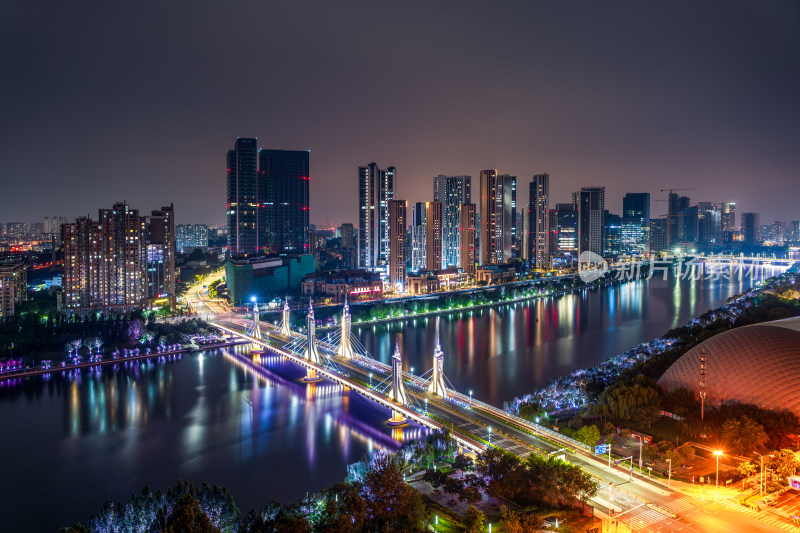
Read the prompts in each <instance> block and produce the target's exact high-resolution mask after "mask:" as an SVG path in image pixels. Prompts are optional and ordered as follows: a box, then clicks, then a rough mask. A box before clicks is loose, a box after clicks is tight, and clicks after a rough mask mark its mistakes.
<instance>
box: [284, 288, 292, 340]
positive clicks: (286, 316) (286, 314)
mask: <svg viewBox="0 0 800 533" xmlns="http://www.w3.org/2000/svg"><path fill="white" fill-rule="evenodd" d="M281 335H286V336H287V337H291V336H292V330H291V329H289V298H288V297H287V298H286V301H285V302H284V304H283V323H281Z"/></svg>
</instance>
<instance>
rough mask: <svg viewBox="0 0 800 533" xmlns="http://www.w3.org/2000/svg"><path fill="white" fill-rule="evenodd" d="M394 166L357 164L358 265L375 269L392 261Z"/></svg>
mask: <svg viewBox="0 0 800 533" xmlns="http://www.w3.org/2000/svg"><path fill="white" fill-rule="evenodd" d="M394 180H395V167H387V168H386V169H385V170H384V169H381V168H378V165H377V164H376V163H370V164H369V165H367V166H361V167H358V204H359V205H358V207H359V211H358V266H359V267H360V268H376V267H379V266H384V265H386V264H387V263H388V261H389V201H390V200H394Z"/></svg>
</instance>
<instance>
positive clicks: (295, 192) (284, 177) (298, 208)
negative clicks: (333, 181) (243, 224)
mask: <svg viewBox="0 0 800 533" xmlns="http://www.w3.org/2000/svg"><path fill="white" fill-rule="evenodd" d="M258 156H259V172H260V174H261V182H262V183H263V184H264V190H263V191H259V193H260V194H259V205H260V207H261V209H262V210H263V213H264V217H263V223H262V224H261V228H260V229H261V230H262V236H263V237H262V238H261V239H260V242H261V247H262V248H264V249H265V250H266V251H267V252H268V253H273V254H283V253H294V254H298V253H299V254H303V253H308V252H309V242H308V217H309V200H308V198H309V197H308V190H309V184H310V181H311V177H310V168H309V151H308V150H270V149H262V150H259V151H258Z"/></svg>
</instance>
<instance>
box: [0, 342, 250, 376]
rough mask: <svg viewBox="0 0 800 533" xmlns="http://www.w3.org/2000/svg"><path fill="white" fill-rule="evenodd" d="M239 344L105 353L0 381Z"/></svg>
mask: <svg viewBox="0 0 800 533" xmlns="http://www.w3.org/2000/svg"><path fill="white" fill-rule="evenodd" d="M239 344H248V342H247V341H231V342H219V343H208V344H200V345H197V347H193V348H185V347H180V348H171V349H168V350H166V351H155V352H152V353H151V352H150V351H149V350H148V351H147V352H146V353H139V352H138V351H136V352H134V351H132V352H131V353H135V355H127V356H115V355H113V354H106V356H109V357H110V358H106V357H100V358H95V359H91V360H89V361H83V362H79V363H72V364H63V365H62V364H57V365H55V366H48V367H46V368H42V367H39V368H31V367H27V368H23V369H21V370H17V371H11V372H3V373H0V382H3V381H7V380H11V379H21V378H27V377H33V376H42V375H47V374H55V373H58V372H61V373H65V372H68V371H70V370H77V369H82V368H92V367H96V366H106V365H113V364H118V363H127V362H130V361H140V360H142V359H151V358H161V357H168V356H172V355H179V354H183V353H189V352H194V351H198V350H213V349H216V348H226V347H228V346H237V345H239Z"/></svg>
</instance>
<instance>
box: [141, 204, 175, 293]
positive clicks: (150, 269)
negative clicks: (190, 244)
mask: <svg viewBox="0 0 800 533" xmlns="http://www.w3.org/2000/svg"><path fill="white" fill-rule="evenodd" d="M145 232H146V234H145V243H144V246H146V247H147V259H146V261H147V263H146V269H147V277H146V280H145V283H146V285H147V287H146V292H147V294H146V299H147V302H146V303H145V304H144V305H148V306H151V307H152V306H160V305H163V304H167V305H168V306H169V307H170V308H174V307H175V303H176V302H175V210H174V208H173V206H172V204H170V205H169V206H166V207H162V208H161V209H160V210H156V211H152V212H151V213H150V216H149V217H146V218H145Z"/></svg>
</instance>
